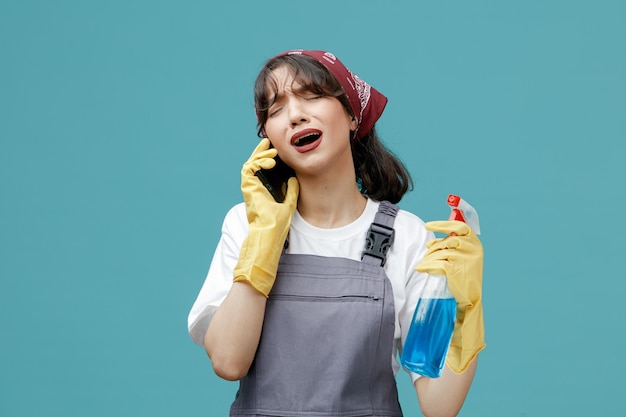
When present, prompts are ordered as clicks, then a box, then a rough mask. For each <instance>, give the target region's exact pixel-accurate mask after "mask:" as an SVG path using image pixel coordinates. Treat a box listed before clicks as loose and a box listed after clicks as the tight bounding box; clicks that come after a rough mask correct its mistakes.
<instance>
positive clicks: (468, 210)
mask: <svg viewBox="0 0 626 417" xmlns="http://www.w3.org/2000/svg"><path fill="white" fill-rule="evenodd" d="M448 205H449V206H450V208H451V209H452V210H451V213H450V217H449V218H448V220H459V221H464V222H467V223H468V225H469V226H470V227H471V228H472V230H473V231H474V233H476V234H479V233H480V226H479V223H478V214H477V213H476V210H474V208H473V207H472V206H471V205H469V204H468V203H467V202H466V201H464V200H463V199H461V198H460V197H459V196H456V195H454V194H450V195H449V196H448ZM440 280H442V281H440ZM424 293H425V296H424V297H422V298H420V299H419V300H418V302H417V306H416V307H415V312H414V313H413V320H412V321H411V326H410V327H409V332H408V335H407V338H406V340H405V342H404V347H403V349H402V356H401V357H400V363H402V366H404V367H405V368H406V369H408V370H410V371H412V372H415V373H417V374H420V375H424V376H427V377H430V378H438V377H439V376H441V372H442V371H443V366H444V364H445V361H446V354H447V353H448V348H449V347H450V341H451V340H452V332H453V331H454V323H455V321H456V300H455V299H454V296H453V295H452V293H451V292H450V290H449V289H448V282H447V280H446V278H445V277H438V276H429V277H428V280H427V281H426V284H425V287H424Z"/></svg>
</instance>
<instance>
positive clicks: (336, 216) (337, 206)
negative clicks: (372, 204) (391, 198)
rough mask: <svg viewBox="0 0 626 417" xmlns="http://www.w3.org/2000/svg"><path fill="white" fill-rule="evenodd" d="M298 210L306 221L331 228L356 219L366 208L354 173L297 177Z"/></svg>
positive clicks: (365, 201) (365, 200)
mask: <svg viewBox="0 0 626 417" xmlns="http://www.w3.org/2000/svg"><path fill="white" fill-rule="evenodd" d="M298 181H299V182H300V195H299V197H298V212H299V213H300V215H301V216H302V218H303V219H304V220H306V221H307V222H308V223H309V224H311V225H313V226H316V227H320V228H325V229H334V228H337V227H341V226H345V225H347V224H350V223H352V222H353V221H355V220H356V219H357V218H359V216H360V215H361V214H362V213H363V210H365V205H366V203H367V199H366V198H365V197H364V196H363V195H362V194H361V193H360V191H359V189H358V187H357V185H356V178H354V176H348V178H347V179H346V180H340V181H338V180H337V178H332V179H331V178H328V179H327V180H324V179H322V178H319V177H317V178H307V177H304V178H300V177H298Z"/></svg>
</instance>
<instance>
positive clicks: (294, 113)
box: [287, 97, 309, 127]
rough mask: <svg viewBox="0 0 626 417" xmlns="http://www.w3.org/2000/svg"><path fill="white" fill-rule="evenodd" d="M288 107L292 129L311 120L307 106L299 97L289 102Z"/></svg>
mask: <svg viewBox="0 0 626 417" xmlns="http://www.w3.org/2000/svg"><path fill="white" fill-rule="evenodd" d="M287 107H288V111H289V124H290V125H291V127H296V126H298V125H299V124H301V123H306V122H307V121H308V120H309V117H308V115H307V112H306V108H305V106H304V105H303V103H302V102H301V100H299V99H298V98H297V97H294V98H292V99H291V100H289V103H288V105H287Z"/></svg>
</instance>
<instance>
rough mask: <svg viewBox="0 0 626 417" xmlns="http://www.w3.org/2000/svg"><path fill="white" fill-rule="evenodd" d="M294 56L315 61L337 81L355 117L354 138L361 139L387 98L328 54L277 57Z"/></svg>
mask: <svg viewBox="0 0 626 417" xmlns="http://www.w3.org/2000/svg"><path fill="white" fill-rule="evenodd" d="M295 54H300V55H306V56H310V57H311V58H314V59H316V60H317V61H318V62H320V63H321V64H322V65H324V66H325V67H326V69H328V71H330V73H331V74H332V75H333V76H334V77H335V78H336V79H337V81H339V84H341V86H342V87H343V90H344V91H345V93H346V95H347V96H348V100H349V102H350V108H351V109H352V113H353V114H354V116H355V117H356V121H357V127H356V137H357V138H358V139H362V138H363V136H365V135H366V134H367V132H369V131H370V130H371V129H372V127H374V124H375V123H376V121H377V120H378V118H379V117H380V116H381V115H382V114H383V110H384V109H385V105H386V104H387V97H385V96H383V95H382V94H381V93H380V92H378V91H377V90H376V89H375V88H374V87H372V86H370V85H369V84H367V83H366V82H365V81H363V80H362V79H360V78H359V77H358V76H357V75H356V74H354V73H352V71H350V70H349V69H348V68H346V67H345V66H344V65H343V64H342V63H341V61H339V59H337V57H335V55H333V54H331V53H330V52H325V51H306V50H302V49H294V50H292V51H288V52H283V53H282V54H279V55H277V56H283V55H295Z"/></svg>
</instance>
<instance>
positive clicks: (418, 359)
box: [400, 276, 456, 378]
mask: <svg viewBox="0 0 626 417" xmlns="http://www.w3.org/2000/svg"><path fill="white" fill-rule="evenodd" d="M434 279H443V280H444V282H443V288H440V289H439V290H438V291H436V292H435V293H433V294H429V295H428V296H427V297H424V298H420V299H419V301H418V302H417V307H415V312H414V313H413V320H412V321H411V327H410V328H409V333H408V335H407V338H406V341H405V342H404V348H403V349H402V356H401V358H400V362H401V363H402V366H404V367H405V368H407V369H408V370H410V371H412V372H415V373H417V374H420V375H424V376H427V377H430V378H437V377H439V376H441V371H442V370H443V365H444V363H445V360H446V354H447V353H448V347H449V346H450V340H451V339H452V332H453V331H454V322H455V320H456V300H455V299H454V297H453V296H452V293H451V292H450V290H449V289H448V284H447V282H446V281H445V277H436V276H431V277H429V278H428V281H427V282H426V286H427V287H428V286H429V284H430V283H431V281H432V280H434ZM440 287H441V285H440Z"/></svg>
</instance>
